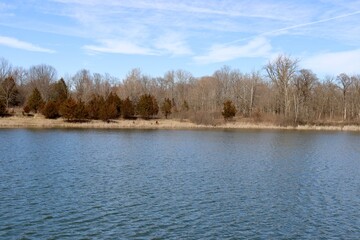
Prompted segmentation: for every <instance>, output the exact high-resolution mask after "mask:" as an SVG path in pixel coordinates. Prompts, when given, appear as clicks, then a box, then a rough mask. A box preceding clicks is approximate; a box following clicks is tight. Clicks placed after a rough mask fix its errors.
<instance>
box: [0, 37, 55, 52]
mask: <svg viewBox="0 0 360 240" xmlns="http://www.w3.org/2000/svg"><path fill="white" fill-rule="evenodd" d="M0 45H4V46H7V47H11V48H17V49H22V50H26V51H31V52H44V53H55V51H54V50H51V49H47V48H43V47H39V46H37V45H34V44H32V43H29V42H24V41H21V40H18V39H16V38H12V37H6V36H0Z"/></svg>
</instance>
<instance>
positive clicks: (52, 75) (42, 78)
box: [27, 64, 57, 101]
mask: <svg viewBox="0 0 360 240" xmlns="http://www.w3.org/2000/svg"><path fill="white" fill-rule="evenodd" d="M27 77H28V83H29V84H30V86H31V88H32V89H34V88H37V89H38V90H39V91H40V93H41V95H42V96H43V98H44V100H45V101H47V100H49V98H50V91H51V84H52V83H54V82H55V81H56V78H57V73H56V69H55V68H54V67H52V66H50V65H46V64H41V65H36V66H32V67H31V68H30V69H29V72H28V75H27Z"/></svg>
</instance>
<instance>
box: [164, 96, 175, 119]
mask: <svg viewBox="0 0 360 240" xmlns="http://www.w3.org/2000/svg"><path fill="white" fill-rule="evenodd" d="M171 108H172V104H171V101H170V99H169V98H165V100H164V102H163V103H162V105H161V112H162V113H163V114H164V115H165V118H168V116H169V115H170V114H171Z"/></svg>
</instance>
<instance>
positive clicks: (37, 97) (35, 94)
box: [26, 88, 44, 113]
mask: <svg viewBox="0 0 360 240" xmlns="http://www.w3.org/2000/svg"><path fill="white" fill-rule="evenodd" d="M26 105H27V106H28V107H29V109H30V111H34V112H35V113H37V112H38V110H40V109H41V108H42V107H43V105H44V100H43V99H42V97H41V94H40V92H39V90H38V89H37V88H35V89H34V90H33V91H32V93H31V95H30V96H29V98H28V101H27V104H26Z"/></svg>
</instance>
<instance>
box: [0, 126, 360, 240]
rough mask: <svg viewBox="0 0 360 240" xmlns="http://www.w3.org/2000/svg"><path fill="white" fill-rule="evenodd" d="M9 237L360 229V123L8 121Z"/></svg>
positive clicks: (349, 233) (2, 204)
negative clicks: (179, 126)
mask: <svg viewBox="0 0 360 240" xmlns="http://www.w3.org/2000/svg"><path fill="white" fill-rule="evenodd" d="M0 154H1V155H0V239H114V238H117V239H359V238H360V134H359V133H351V132H347V133H345V132H312V131H265V130H238V131H235V130H227V131H225V130H224V131H222V130H214V131H205V130H198V131H190V130H189V131H180V130H25V129H15V130H4V129H2V130H0Z"/></svg>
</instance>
